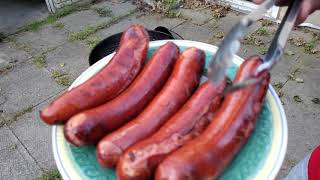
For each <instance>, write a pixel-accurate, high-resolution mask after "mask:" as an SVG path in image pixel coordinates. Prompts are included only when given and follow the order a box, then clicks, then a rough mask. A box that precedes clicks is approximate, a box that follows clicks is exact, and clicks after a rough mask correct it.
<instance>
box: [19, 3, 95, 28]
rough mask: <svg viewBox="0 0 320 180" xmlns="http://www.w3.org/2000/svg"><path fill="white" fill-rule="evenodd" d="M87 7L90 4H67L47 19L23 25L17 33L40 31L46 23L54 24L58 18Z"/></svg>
mask: <svg viewBox="0 0 320 180" xmlns="http://www.w3.org/2000/svg"><path fill="white" fill-rule="evenodd" d="M87 9H89V6H88V4H85V5H72V6H67V7H65V8H63V9H61V10H60V11H58V12H57V13H55V14H51V15H49V16H48V17H46V18H45V19H42V20H39V21H34V22H32V23H30V24H27V25H25V26H22V27H21V28H19V29H18V31H17V32H16V33H20V32H26V31H38V30H39V29H40V28H41V27H43V26H44V25H47V24H53V23H54V22H56V21H57V20H59V19H61V18H62V17H64V16H67V15H69V14H71V13H73V12H76V11H82V10H87Z"/></svg>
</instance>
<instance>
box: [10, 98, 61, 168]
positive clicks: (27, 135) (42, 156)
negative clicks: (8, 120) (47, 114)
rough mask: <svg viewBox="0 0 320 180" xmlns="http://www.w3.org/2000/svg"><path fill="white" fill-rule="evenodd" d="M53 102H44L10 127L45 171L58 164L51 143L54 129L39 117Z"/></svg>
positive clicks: (49, 100)
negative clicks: (40, 112) (45, 107)
mask: <svg viewBox="0 0 320 180" xmlns="http://www.w3.org/2000/svg"><path fill="white" fill-rule="evenodd" d="M52 100H53V99H52V98H50V99H48V100H46V101H44V102H43V103H41V104H39V105H38V106H36V107H34V108H33V110H32V112H30V113H26V114H24V115H23V116H20V117H19V118H18V119H17V121H16V122H14V123H12V124H11V125H9V127H10V129H12V131H13V132H14V134H15V135H16V136H17V138H18V139H19V140H20V142H21V143H22V144H23V145H24V146H25V148H26V149H27V150H28V152H29V153H30V154H31V156H32V157H33V158H34V159H35V160H36V161H37V163H38V164H39V166H40V167H41V168H42V169H43V170H44V171H46V170H50V169H53V168H55V167H56V164H55V161H54V158H53V152H52V143H51V128H52V127H51V126H49V125H47V124H45V123H44V122H42V120H41V119H40V117H39V111H40V110H41V109H42V108H43V107H44V106H46V105H47V104H49V103H50V102H51V101H52Z"/></svg>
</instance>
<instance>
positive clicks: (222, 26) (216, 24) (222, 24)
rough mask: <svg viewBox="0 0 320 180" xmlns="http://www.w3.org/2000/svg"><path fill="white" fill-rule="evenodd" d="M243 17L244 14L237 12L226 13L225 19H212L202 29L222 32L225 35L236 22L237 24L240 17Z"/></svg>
mask: <svg viewBox="0 0 320 180" xmlns="http://www.w3.org/2000/svg"><path fill="white" fill-rule="evenodd" d="M243 15H244V14H241V13H238V12H234V11H228V13H227V15H226V16H225V17H222V18H219V19H212V20H210V21H209V22H208V23H206V24H204V25H203V27H206V28H209V29H212V30H216V31H222V32H224V33H225V34H226V33H228V32H229V31H230V30H231V28H232V26H233V25H234V24H235V23H236V22H238V21H239V20H240V19H241V17H243Z"/></svg>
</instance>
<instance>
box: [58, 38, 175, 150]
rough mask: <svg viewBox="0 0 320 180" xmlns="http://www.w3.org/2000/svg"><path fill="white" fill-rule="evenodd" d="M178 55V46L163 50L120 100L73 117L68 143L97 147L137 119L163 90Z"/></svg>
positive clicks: (166, 46)
mask: <svg viewBox="0 0 320 180" xmlns="http://www.w3.org/2000/svg"><path fill="white" fill-rule="evenodd" d="M178 55H179V48H178V46H177V45H175V44H174V43H172V42H168V43H166V44H164V45H163V46H161V47H160V48H159V49H158V50H157V51H156V52H155V53H154V54H153V56H152V57H151V59H150V60H149V61H148V62H147V64H146V65H145V67H144V68H143V70H142V72H141V73H140V74H139V75H138V76H137V78H136V79H135V80H134V81H133V82H132V84H131V85H130V86H129V87H128V88H127V89H126V90H125V91H124V92H123V93H121V94H120V95H119V96H118V97H116V98H114V99H112V100H111V101H109V102H107V103H105V104H103V105H101V106H98V107H96V108H93V109H89V110H86V111H84V112H81V113H79V114H77V115H75V116H73V117H72V118H71V119H70V120H69V121H68V122H67V123H66V124H65V126H64V135H65V137H66V139H67V140H68V141H69V142H70V143H72V144H74V145H76V146H81V145H87V144H96V143H97V142H98V141H99V140H101V139H102V138H103V137H104V136H105V135H106V134H108V133H109V132H111V131H113V130H115V129H117V128H119V127H120V126H122V125H124V124H125V123H127V122H128V121H129V120H131V119H133V118H134V117H135V116H137V115H138V114H139V113H140V112H141V111H142V110H143V109H144V108H145V107H146V106H147V105H148V103H149V102H150V101H151V100H152V99H153V98H154V97H155V96H156V94H157V93H158V92H159V91H160V90H161V88H162V86H163V85H164V84H165V82H166V80H167V79H168V78H169V76H170V74H171V72H172V69H173V66H174V63H175V61H176V59H177V58H178Z"/></svg>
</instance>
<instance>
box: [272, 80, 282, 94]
mask: <svg viewBox="0 0 320 180" xmlns="http://www.w3.org/2000/svg"><path fill="white" fill-rule="evenodd" d="M283 86H284V84H283V83H282V82H277V83H274V84H273V87H274V89H275V91H276V92H277V94H278V96H279V97H282V96H283V95H284V93H283V91H282V90H281V89H282V88H283Z"/></svg>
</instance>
